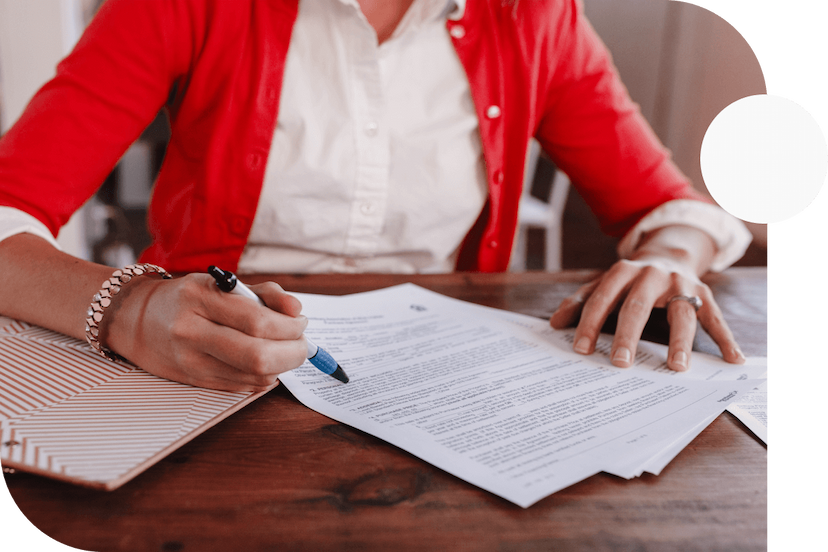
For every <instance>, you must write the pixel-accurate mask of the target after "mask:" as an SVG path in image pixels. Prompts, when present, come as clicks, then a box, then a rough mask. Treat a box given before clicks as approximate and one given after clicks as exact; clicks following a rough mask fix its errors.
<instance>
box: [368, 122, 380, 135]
mask: <svg viewBox="0 0 828 552" xmlns="http://www.w3.org/2000/svg"><path fill="white" fill-rule="evenodd" d="M377 130H379V125H378V124H377V123H375V122H374V121H371V122H370V123H368V124H366V125H365V134H367V135H368V136H376V135H377Z"/></svg>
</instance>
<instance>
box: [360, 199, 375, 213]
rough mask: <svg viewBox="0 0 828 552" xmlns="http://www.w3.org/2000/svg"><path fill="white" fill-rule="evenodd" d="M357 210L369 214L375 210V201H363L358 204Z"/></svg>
mask: <svg viewBox="0 0 828 552" xmlns="http://www.w3.org/2000/svg"><path fill="white" fill-rule="evenodd" d="M359 210H360V211H361V212H362V214H363V215H371V214H373V213H374V212H375V211H376V210H377V205H376V203H372V202H370V201H366V202H365V203H363V204H362V205H360V206H359Z"/></svg>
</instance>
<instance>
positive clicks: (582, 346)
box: [573, 337, 589, 355]
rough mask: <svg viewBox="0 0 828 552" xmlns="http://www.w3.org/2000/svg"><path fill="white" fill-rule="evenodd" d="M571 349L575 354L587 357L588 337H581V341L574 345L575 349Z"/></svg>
mask: <svg viewBox="0 0 828 552" xmlns="http://www.w3.org/2000/svg"><path fill="white" fill-rule="evenodd" d="M573 349H575V352H576V353H581V354H582V355H588V354H589V338H588V337H582V338H581V339H579V340H578V341H577V342H576V343H575V347H573Z"/></svg>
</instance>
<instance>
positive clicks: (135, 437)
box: [0, 317, 263, 490]
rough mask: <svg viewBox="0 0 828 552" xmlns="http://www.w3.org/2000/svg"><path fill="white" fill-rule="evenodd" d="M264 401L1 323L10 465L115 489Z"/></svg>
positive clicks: (5, 456) (1, 421) (4, 441)
mask: <svg viewBox="0 0 828 552" xmlns="http://www.w3.org/2000/svg"><path fill="white" fill-rule="evenodd" d="M262 394H263V393H231V392H224V391H213V390H209V389H201V388H197V387H191V386H189V385H184V384H180V383H176V382H172V381H169V380H165V379H162V378H158V377H156V376H153V375H151V374H149V373H147V372H145V371H143V370H141V369H140V368H137V367H135V366H133V365H131V364H128V363H115V362H110V361H107V360H105V359H103V358H102V357H100V356H98V355H97V354H96V353H94V352H93V351H92V349H91V348H90V347H89V346H88V345H87V344H86V343H85V342H82V341H79V340H77V339H74V338H71V337H67V336H65V335H61V334H58V333H55V332H52V331H49V330H45V329H43V328H39V327H37V326H32V325H29V324H25V323H22V322H18V321H15V320H11V319H9V318H4V317H0V462H2V464H3V466H5V467H10V468H15V469H19V470H21V471H29V472H34V473H38V474H41V475H45V476H48V477H54V478H57V479H62V480H65V481H69V482H72V483H77V484H80V485H84V486H89V487H95V488H101V489H107V490H111V489H115V488H117V487H119V486H120V485H122V484H124V483H125V482H127V481H129V480H130V479H132V478H133V477H135V476H136V475H138V474H139V473H141V472H142V471H144V470H145V469H147V468H148V467H150V466H151V465H153V464H154V463H155V462H157V461H158V460H160V459H161V458H163V457H164V456H166V455H167V454H169V453H170V452H172V451H174V450H175V449H177V448H178V447H180V446H181V445H183V444H184V443H186V442H187V441H189V440H191V439H192V438H194V437H195V436H197V435H199V434H200V433H202V432H203V431H205V430H206V429H208V428H210V427H211V426H213V425H215V424H216V423H218V422H219V421H221V420H223V419H224V418H226V417H227V416H229V415H230V414H232V413H233V412H236V411H237V410H239V409H240V408H242V407H243V406H244V405H246V404H248V403H250V402H252V401H253V400H255V399H257V398H258V397H260V396H261V395H262Z"/></svg>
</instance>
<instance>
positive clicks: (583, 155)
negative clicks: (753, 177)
mask: <svg viewBox="0 0 828 552" xmlns="http://www.w3.org/2000/svg"><path fill="white" fill-rule="evenodd" d="M560 5H563V6H562V7H561V9H562V14H561V16H560V17H557V18H555V23H554V25H555V26H556V28H554V29H552V30H551V32H549V33H548V34H547V37H549V39H548V41H547V42H546V43H545V44H544V48H546V49H547V59H553V60H555V63H554V65H553V66H552V67H551V68H549V69H548V70H549V76H548V79H549V80H548V82H549V86H548V87H547V89H546V91H547V95H546V97H545V98H544V99H543V100H542V101H541V103H540V107H541V114H540V117H539V126H538V128H537V131H536V137H537V138H538V140H539V142H540V143H541V145H542V147H543V148H544V149H545V150H546V151H547V153H549V155H550V156H551V157H552V159H553V160H554V161H555V162H556V163H557V164H558V166H560V167H561V169H562V170H563V171H564V172H565V173H567V175H568V176H569V177H570V179H571V180H572V182H573V184H574V185H575V187H576V188H577V189H578V191H579V192H580V193H581V195H582V196H583V198H584V200H585V201H586V202H587V204H588V205H589V206H590V208H591V209H592V211H593V212H594V213H595V215H596V216H597V217H598V220H599V221H600V223H601V227H602V229H603V230H604V231H605V232H606V233H608V234H610V235H614V236H620V235H623V234H625V233H626V232H627V231H628V230H629V229H630V228H632V226H634V225H635V223H636V222H638V221H639V220H640V219H641V218H642V217H643V216H644V215H646V214H647V213H649V212H650V211H651V210H653V209H654V208H656V207H658V206H659V205H661V204H662V203H664V202H667V201H670V200H673V199H702V196H700V195H699V194H698V193H697V192H695V191H694V190H693V188H692V186H691V185H690V182H689V181H688V180H687V178H686V177H685V176H684V175H683V174H682V173H681V172H680V171H679V169H678V168H677V167H676V166H675V164H674V163H673V162H672V160H671V159H670V153H669V152H668V151H667V150H666V149H665V148H664V147H663V146H662V145H661V143H660V141H659V140H658V138H657V137H656V136H655V134H654V133H653V131H652V129H651V128H650V126H649V124H648V123H647V121H646V120H645V119H644V117H643V116H642V115H641V113H640V110H639V108H638V106H637V105H636V104H635V103H633V101H632V100H631V99H630V98H629V95H628V93H627V90H626V88H625V87H624V85H623V84H622V83H621V80H620V79H619V77H618V74H617V71H616V69H615V67H614V66H613V64H612V60H611V57H610V54H609V52H608V51H607V49H606V47H605V46H604V45H603V43H602V42H601V40H600V39H599V38H598V36H597V35H596V33H595V31H594V30H593V29H592V27H591V26H590V24H589V23H588V22H587V20H586V19H585V18H584V16H583V14H582V13H581V11H580V6H579V5H578V3H577V2H576V1H575V0H569V1H566V2H561V3H560ZM560 5H559V6H560Z"/></svg>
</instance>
